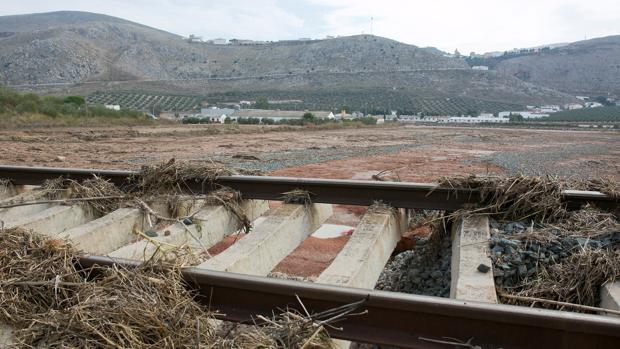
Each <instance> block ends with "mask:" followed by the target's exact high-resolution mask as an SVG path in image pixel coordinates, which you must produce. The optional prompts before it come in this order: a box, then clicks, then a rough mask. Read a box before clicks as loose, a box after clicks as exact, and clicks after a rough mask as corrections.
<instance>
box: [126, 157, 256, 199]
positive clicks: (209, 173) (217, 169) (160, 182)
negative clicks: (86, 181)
mask: <svg viewBox="0 0 620 349" xmlns="http://www.w3.org/2000/svg"><path fill="white" fill-rule="evenodd" d="M238 174H243V175H259V174H260V172H259V171H255V170H243V169H231V168H228V167H225V166H222V165H220V164H217V163H215V162H211V163H209V164H206V165H193V164H189V163H183V162H176V160H175V159H171V160H170V161H168V162H166V163H162V164H160V165H153V166H143V167H142V169H141V170H140V172H139V174H138V175H136V176H135V177H134V178H133V180H134V182H135V185H136V187H137V188H136V189H138V190H139V191H140V192H141V193H143V194H150V195H153V194H172V193H176V194H180V193H192V189H191V187H192V186H191V185H192V184H197V183H198V184H201V185H202V190H201V193H203V192H205V191H206V190H210V189H212V188H213V187H214V186H215V185H214V183H215V181H216V179H217V178H218V177H220V176H231V175H238Z"/></svg>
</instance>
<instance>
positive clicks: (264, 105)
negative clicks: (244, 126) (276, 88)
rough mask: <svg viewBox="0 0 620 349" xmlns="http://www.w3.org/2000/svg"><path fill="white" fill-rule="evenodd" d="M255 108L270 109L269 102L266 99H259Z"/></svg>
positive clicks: (255, 103)
mask: <svg viewBox="0 0 620 349" xmlns="http://www.w3.org/2000/svg"><path fill="white" fill-rule="evenodd" d="M254 108H256V109H269V101H268V100H267V98H265V97H258V98H257V99H256V102H254Z"/></svg>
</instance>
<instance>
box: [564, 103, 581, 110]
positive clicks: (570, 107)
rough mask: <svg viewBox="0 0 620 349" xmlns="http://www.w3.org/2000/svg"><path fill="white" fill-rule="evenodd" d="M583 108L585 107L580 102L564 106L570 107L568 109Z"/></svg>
mask: <svg viewBox="0 0 620 349" xmlns="http://www.w3.org/2000/svg"><path fill="white" fill-rule="evenodd" d="M582 108H583V105H581V104H579V103H570V104H566V105H565V106H564V109H568V110H575V109H582Z"/></svg>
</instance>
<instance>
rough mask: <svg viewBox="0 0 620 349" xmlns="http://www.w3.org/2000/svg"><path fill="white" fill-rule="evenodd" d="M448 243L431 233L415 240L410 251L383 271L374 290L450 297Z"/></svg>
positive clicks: (449, 241)
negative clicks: (424, 237)
mask: <svg viewBox="0 0 620 349" xmlns="http://www.w3.org/2000/svg"><path fill="white" fill-rule="evenodd" d="M451 258H452V242H451V240H450V238H449V237H443V236H440V234H439V233H434V234H432V235H431V237H430V238H427V239H419V240H417V241H416V245H415V248H414V249H413V250H409V251H405V252H402V253H400V254H398V255H397V256H395V257H394V258H393V259H392V260H391V261H390V262H389V263H388V264H387V265H386V266H385V268H384V270H383V272H382V273H381V276H380V277H379V281H378V282H377V285H376V287H375V288H376V289H378V290H385V291H395V292H403V293H412V294H419V295H425V296H436V297H446V298H447V297H449V296H450V275H451V274H450V261H451Z"/></svg>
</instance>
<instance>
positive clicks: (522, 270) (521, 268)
mask: <svg viewBox="0 0 620 349" xmlns="http://www.w3.org/2000/svg"><path fill="white" fill-rule="evenodd" d="M518 271H519V276H521V277H524V276H526V275H527V267H526V266H525V265H520V266H519V268H518Z"/></svg>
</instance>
